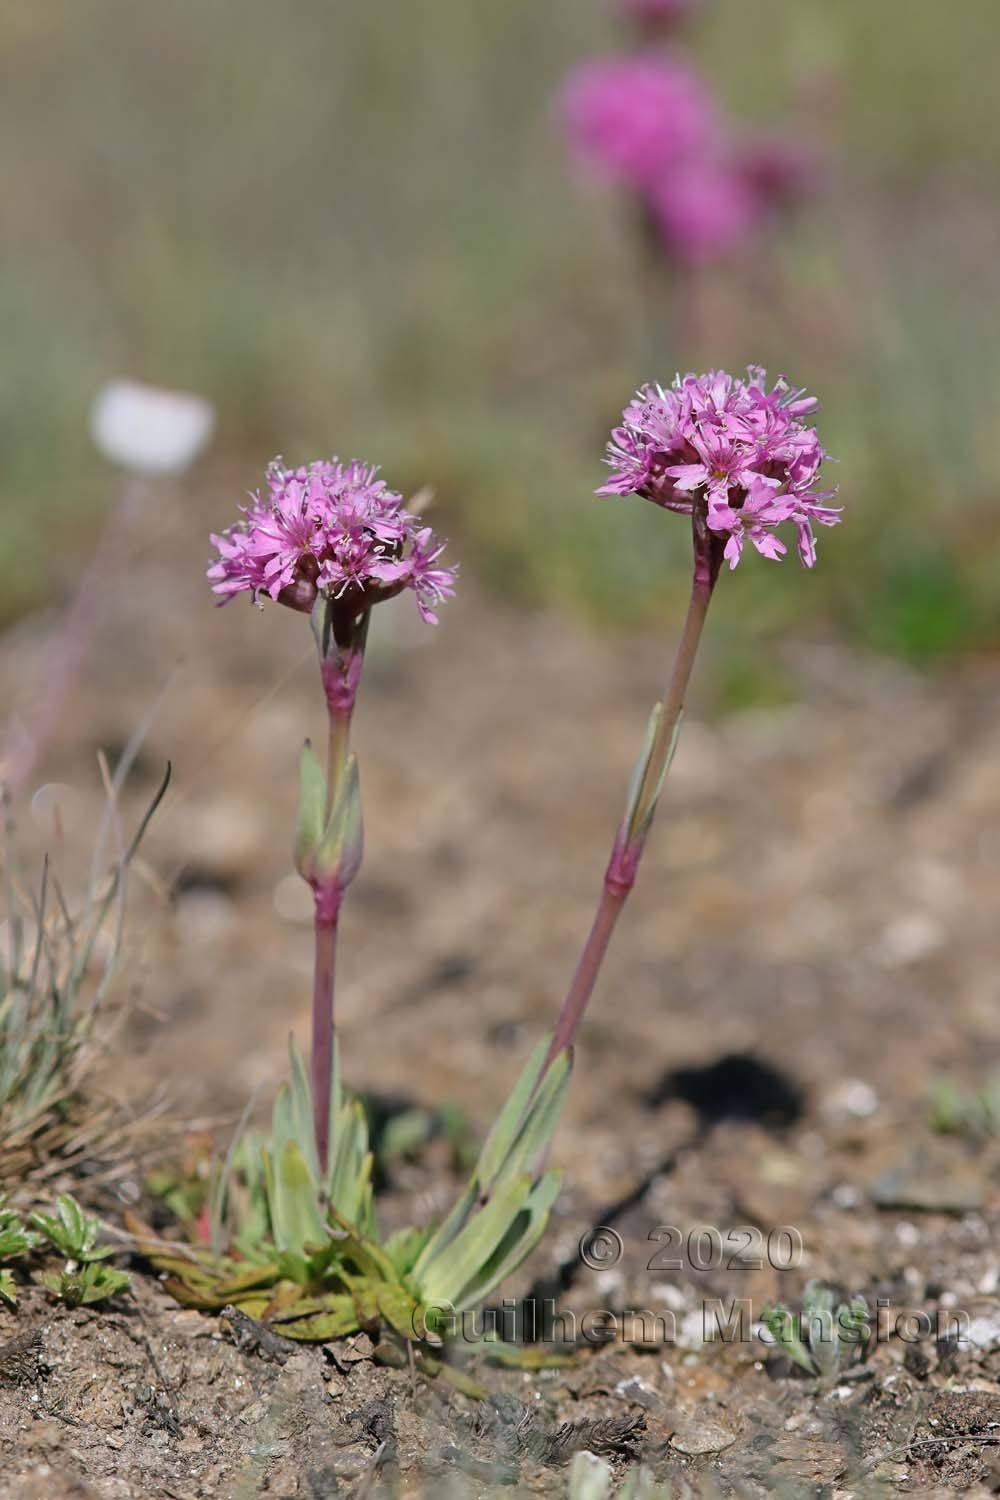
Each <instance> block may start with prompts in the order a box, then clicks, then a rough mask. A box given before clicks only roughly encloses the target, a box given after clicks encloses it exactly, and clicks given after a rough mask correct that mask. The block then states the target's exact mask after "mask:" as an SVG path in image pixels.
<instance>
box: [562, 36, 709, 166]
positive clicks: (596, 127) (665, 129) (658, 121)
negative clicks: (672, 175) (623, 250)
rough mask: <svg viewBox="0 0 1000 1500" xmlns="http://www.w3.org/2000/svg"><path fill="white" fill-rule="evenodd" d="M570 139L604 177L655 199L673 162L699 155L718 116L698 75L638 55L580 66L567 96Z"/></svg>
mask: <svg viewBox="0 0 1000 1500" xmlns="http://www.w3.org/2000/svg"><path fill="white" fill-rule="evenodd" d="M563 109H564V115H565V120H566V128H567V130H568V131H569V136H570V140H571V141H572V144H573V146H574V149H575V150H576V151H577V153H578V155H579V156H580V159H581V160H582V161H583V162H585V163H586V164H587V165H588V166H589V167H590V168H591V169H592V170H593V171H595V172H596V173H597V174H598V175H599V176H602V177H604V178H606V179H607V180H608V181H611V182H624V183H626V184H627V185H628V186H629V187H631V188H635V189H637V190H638V191H640V192H650V191H652V190H653V188H654V186H655V184H656V183H657V182H658V181H659V180H660V179H661V177H662V176H663V174H664V173H665V172H666V171H667V170H668V169H669V168H670V167H672V166H673V165H674V164H675V163H677V162H679V161H683V160H684V159H686V158H690V157H691V156H692V155H694V154H695V153H696V152H698V151H700V150H701V148H702V145H703V143H704V142H705V140H706V139H707V138H708V137H709V135H710V134H711V133H712V131H713V129H714V120H715V109H714V106H713V104H712V101H711V99H710V98H709V96H708V94H707V93H706V91H705V89H704V87H703V86H702V83H701V80H700V79H699V77H698V75H697V74H696V73H695V72H694V70H693V69H692V68H689V67H688V66H687V65H686V64H685V63H683V62H681V61H678V60H675V59H673V58H669V57H665V58H661V57H656V56H653V55H649V56H646V55H643V54H640V55H638V56H635V57H598V58H593V59H592V60H591V61H589V62H584V63H581V64H580V66H579V67H578V68H577V69H576V70H575V71H574V72H573V73H572V74H571V75H570V78H569V81H568V82H567V84H566V88H565V92H564V95H563Z"/></svg>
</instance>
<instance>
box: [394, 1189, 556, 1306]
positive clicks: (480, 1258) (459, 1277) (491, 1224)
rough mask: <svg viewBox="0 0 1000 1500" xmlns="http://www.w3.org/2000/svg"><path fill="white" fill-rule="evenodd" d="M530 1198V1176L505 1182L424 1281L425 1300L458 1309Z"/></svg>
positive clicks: (430, 1270)
mask: <svg viewBox="0 0 1000 1500" xmlns="http://www.w3.org/2000/svg"><path fill="white" fill-rule="evenodd" d="M530 1195H531V1178H530V1177H528V1176H527V1175H525V1176H521V1177H514V1178H512V1179H511V1181H509V1182H504V1183H502V1184H501V1185H500V1186H499V1187H498V1189H497V1191H496V1194H495V1196H494V1197H493V1198H492V1199H491V1200H490V1202H489V1203H487V1204H486V1206H485V1207H484V1208H480V1209H479V1210H478V1212H476V1213H475V1214H473V1215H472V1217H471V1219H470V1220H469V1222H468V1224H467V1225H466V1226H465V1228H464V1229H463V1230H462V1231H461V1233H460V1234H458V1235H457V1236H456V1238H455V1239H454V1240H453V1241H452V1243H451V1244H450V1245H449V1246H448V1248H447V1250H445V1251H444V1252H443V1254H441V1255H440V1256H439V1257H438V1258H437V1259H436V1260H435V1261H434V1263H433V1265H432V1266H431V1267H430V1268H429V1270H428V1271H427V1273H426V1275H425V1276H424V1277H423V1278H422V1279H421V1281H420V1283H419V1286H420V1294H421V1297H422V1299H423V1300H424V1301H426V1302H440V1301H448V1302H451V1303H454V1304H455V1306H456V1308H457V1307H458V1300H459V1298H460V1296H461V1294H462V1292H463V1289H464V1288H465V1287H466V1286H467V1285H469V1284H470V1283H472V1282H474V1280H475V1279H476V1277H477V1276H478V1275H479V1274H480V1272H481V1269H482V1267H483V1266H484V1265H485V1264H487V1263H488V1261H489V1259H490V1257H491V1256H492V1255H493V1253H494V1251H495V1250H496V1248H497V1246H498V1245H500V1244H501V1243H503V1241H504V1239H505V1237H506V1236H507V1235H508V1233H509V1232H510V1228H511V1225H512V1224H513V1223H514V1222H515V1220H516V1219H517V1216H518V1214H519V1213H520V1211H521V1209H522V1208H523V1207H524V1205H525V1203H526V1202H527V1200H528V1198H529V1197H530Z"/></svg>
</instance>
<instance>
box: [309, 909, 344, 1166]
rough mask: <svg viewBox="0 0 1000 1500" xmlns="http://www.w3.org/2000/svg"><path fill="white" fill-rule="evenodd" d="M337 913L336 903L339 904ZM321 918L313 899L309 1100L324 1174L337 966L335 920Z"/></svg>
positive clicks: (328, 1152)
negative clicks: (314, 959)
mask: <svg viewBox="0 0 1000 1500" xmlns="http://www.w3.org/2000/svg"><path fill="white" fill-rule="evenodd" d="M337 904H338V909H339V901H338V903H337ZM338 914H339V910H338V911H335V912H334V914H333V918H332V920H328V919H324V918H322V917H321V915H320V901H319V897H318V896H317V898H316V921H315V934H316V961H315V967H314V970H313V1011H312V1096H313V1128H314V1131H315V1135H316V1154H317V1156H318V1157H319V1165H320V1171H321V1172H322V1173H324V1174H325V1173H326V1168H327V1163H328V1161H329V1156H330V1091H331V1088H332V1086H333V989H334V974H335V971H336V962H337V916H338Z"/></svg>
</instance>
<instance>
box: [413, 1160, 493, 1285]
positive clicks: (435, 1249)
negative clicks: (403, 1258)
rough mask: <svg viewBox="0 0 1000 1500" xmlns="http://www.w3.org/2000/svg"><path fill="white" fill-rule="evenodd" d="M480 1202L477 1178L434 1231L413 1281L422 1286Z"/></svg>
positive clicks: (415, 1268)
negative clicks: (429, 1272)
mask: <svg viewBox="0 0 1000 1500" xmlns="http://www.w3.org/2000/svg"><path fill="white" fill-rule="evenodd" d="M478 1202H479V1183H478V1181H477V1179H476V1178H475V1177H473V1178H472V1181H471V1182H470V1183H469V1184H468V1186H467V1187H466V1188H465V1191H464V1192H463V1193H462V1195H461V1197H460V1198H458V1199H456V1201H455V1203H454V1204H453V1205H452V1208H451V1210H450V1212H449V1213H448V1217H447V1218H446V1219H445V1220H444V1222H443V1223H442V1224H441V1225H440V1226H439V1227H438V1228H437V1229H436V1230H435V1231H434V1233H433V1234H432V1235H431V1237H430V1239H429V1240H428V1241H427V1244H426V1245H425V1246H424V1248H423V1250H422V1251H421V1252H420V1255H419V1257H418V1259H417V1263H416V1265H415V1266H414V1267H413V1271H412V1273H411V1276H412V1280H413V1281H414V1283H415V1284H416V1285H420V1284H421V1283H422V1280H423V1278H424V1276H425V1275H426V1274H427V1271H428V1270H429V1269H430V1267H431V1266H432V1265H433V1264H434V1262H435V1261H436V1260H437V1259H438V1258H439V1257H440V1256H441V1255H443V1254H444V1252H445V1251H446V1250H447V1248H448V1246H449V1245H450V1244H451V1243H452V1242H453V1240H455V1238H456V1237H457V1236H458V1235H459V1234H460V1233H461V1231H462V1230H463V1229H464V1228H465V1226H466V1224H467V1223H468V1221H469V1219H470V1217H471V1216H472V1214H473V1213H474V1212H475V1210H476V1205H477V1204H478Z"/></svg>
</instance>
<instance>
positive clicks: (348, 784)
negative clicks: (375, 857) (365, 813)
mask: <svg viewBox="0 0 1000 1500" xmlns="http://www.w3.org/2000/svg"><path fill="white" fill-rule="evenodd" d="M363 854H364V823H363V821H362V817H361V787H360V783H359V780H358V758H357V756H356V755H349V756H348V758H347V761H346V763H345V765H344V768H343V770H342V771H341V773H340V780H339V781H338V783H337V789H336V794H335V797H334V803H333V808H332V810H331V812H330V821H329V822H328V823H327V826H326V831H325V833H324V835H323V841H322V843H321V844H320V847H319V850H318V852H317V856H316V868H317V870H318V871H319V872H320V874H321V875H335V876H336V878H337V883H338V884H339V885H340V886H341V887H344V886H348V885H350V883H351V881H352V880H353V879H354V877H355V875H356V874H357V873H358V870H359V869H360V867H361V859H362V856H363Z"/></svg>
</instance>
